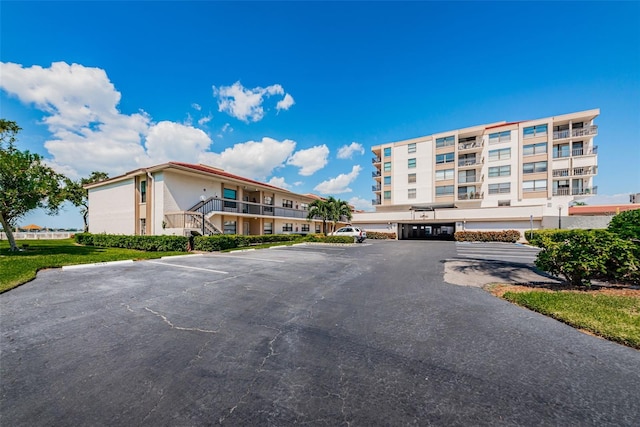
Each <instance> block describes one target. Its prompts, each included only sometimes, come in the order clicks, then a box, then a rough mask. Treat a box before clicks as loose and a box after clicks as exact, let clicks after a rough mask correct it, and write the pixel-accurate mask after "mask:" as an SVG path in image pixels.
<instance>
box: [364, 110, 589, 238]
mask: <svg viewBox="0 0 640 427" xmlns="http://www.w3.org/2000/svg"><path fill="white" fill-rule="evenodd" d="M599 114H600V110H598V109H594V110H588V111H581V112H577V113H571V114H564V115H561V116H555V117H547V118H543V119H537V120H528V121H521V122H511V123H507V122H498V123H491V124H486V125H480V126H473V127H468V128H463V129H457V130H452V131H447V132H440V133H437V134H433V135H428V136H423V137H419V138H414V139H409V140H405V141H398V142H390V143H387V144H382V145H377V146H374V147H372V151H373V154H374V157H373V159H372V161H373V166H374V168H375V169H374V171H373V180H374V182H375V183H374V185H373V187H372V190H373V192H374V195H375V198H374V199H373V201H372V203H373V205H374V206H375V212H373V213H362V214H357V215H355V216H354V220H353V222H354V223H357V224H359V225H361V226H363V227H364V228H365V229H368V230H372V231H373V230H378V231H384V230H388V231H395V232H397V233H398V238H400V239H409V238H429V237H435V236H443V235H445V236H446V235H451V234H453V233H454V232H455V231H460V230H468V231H470V230H506V229H517V230H520V231H525V230H528V229H530V228H535V229H537V228H552V227H557V226H558V222H559V221H558V219H561V218H560V217H562V216H566V215H568V207H569V204H570V202H572V201H573V200H575V199H577V198H582V197H586V196H589V195H592V194H595V192H596V187H594V185H593V179H594V177H595V176H596V173H597V164H598V163H597V155H596V153H597V147H596V146H595V145H594V137H595V136H596V135H597V133H598V128H597V126H596V125H595V124H594V119H595V118H596V117H597V116H598V115H599Z"/></svg>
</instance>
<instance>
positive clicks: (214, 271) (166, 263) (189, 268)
mask: <svg viewBox="0 0 640 427" xmlns="http://www.w3.org/2000/svg"><path fill="white" fill-rule="evenodd" d="M147 262H148V263H150V264H160V265H168V266H169V267H177V268H186V269H188V270H201V271H209V272H211V273H219V274H229V272H228V271H221V270H213V269H211V268H202V267H191V266H189V265H180V264H173V263H170V262H161V261H147Z"/></svg>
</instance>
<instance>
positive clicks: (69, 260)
mask: <svg viewBox="0 0 640 427" xmlns="http://www.w3.org/2000/svg"><path fill="white" fill-rule="evenodd" d="M16 244H17V245H18V246H19V247H22V246H25V248H24V250H23V251H20V252H11V251H9V243H8V242H7V241H6V240H3V241H0V293H2V292H6V291H8V290H9V289H13V288H15V287H16V286H18V285H21V284H23V283H25V282H28V281H30V280H33V279H34V278H35V277H36V274H37V272H38V271H39V270H42V269H45V268H57V267H62V266H65V265H74V264H89V263H94V262H108V261H121V260H126V259H135V260H138V259H153V258H160V257H163V256H168V255H184V252H144V251H138V250H133V249H121V248H99V247H94V246H80V245H77V244H75V242H74V241H73V239H61V240H19V241H17V242H16Z"/></svg>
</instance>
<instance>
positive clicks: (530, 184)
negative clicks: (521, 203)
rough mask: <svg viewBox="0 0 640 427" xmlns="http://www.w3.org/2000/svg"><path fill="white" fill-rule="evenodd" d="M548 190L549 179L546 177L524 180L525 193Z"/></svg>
mask: <svg viewBox="0 0 640 427" xmlns="http://www.w3.org/2000/svg"><path fill="white" fill-rule="evenodd" d="M546 190H547V180H546V179H536V180H534V181H524V182H523V183H522V191H524V192H525V193H528V192H532V191H546Z"/></svg>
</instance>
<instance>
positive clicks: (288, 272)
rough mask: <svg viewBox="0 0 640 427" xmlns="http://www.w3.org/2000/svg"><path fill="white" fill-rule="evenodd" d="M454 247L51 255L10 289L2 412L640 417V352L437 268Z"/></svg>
mask: <svg viewBox="0 0 640 427" xmlns="http://www.w3.org/2000/svg"><path fill="white" fill-rule="evenodd" d="M455 257H456V249H455V245H454V243H452V242H421V241H416V242H413V241H401V242H396V241H389V242H386V241H383V242H382V241H367V242H366V243H365V244H362V245H353V246H344V247H333V246H332V247H327V246H319V245H313V246H312V245H309V246H297V247H290V248H279V249H269V250H259V251H249V252H241V253H232V254H211V255H204V256H193V257H177V258H173V259H171V258H167V259H163V260H159V261H140V262H135V263H129V264H126V265H115V266H99V267H94V268H86V269H73V270H60V269H56V270H48V271H42V272H40V273H39V274H38V277H37V279H36V280H34V281H32V282H30V283H27V284H25V285H23V286H20V287H18V288H16V289H14V290H12V291H10V292H7V293H5V294H2V295H0V332H1V335H0V344H1V347H0V348H1V353H0V424H1V425H3V426H4V425H6V426H9V425H11V426H94V425H110V426H132V425H145V426H199V425H281V426H284V425H292V424H307V425H332V426H335V425H349V426H358V425H361V426H371V425H407V424H415V425H447V426H450V425H465V426H466V425H580V426H584V425H594V426H596V425H597V426H607V425H616V426H621V425H622V426H624V425H628V426H637V425H640V405H639V404H638V396H640V352H638V351H636V350H633V349H630V348H626V347H624V346H621V345H618V344H614V343H610V342H608V341H605V340H602V339H599V338H595V337H592V336H589V335H586V334H583V333H581V332H579V331H576V330H574V329H573V328H570V327H569V326H566V325H564V324H562V323H559V322H557V321H555V320H552V319H549V318H546V317H544V316H542V315H539V314H536V313H533V312H531V311H528V310H525V309H522V308H519V307H517V306H514V305H511V304H510V303H507V302H505V301H503V300H500V299H498V298H495V297H494V296H492V295H490V294H489V293H487V292H485V291H483V290H482V289H480V288H477V287H464V286H454V285H451V284H448V283H446V282H444V279H443V276H444V271H445V262H444V260H445V259H452V258H455ZM515 271H516V269H515V268H514V272H515ZM501 274H502V275H504V274H505V271H504V265H503V266H502V270H501Z"/></svg>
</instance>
